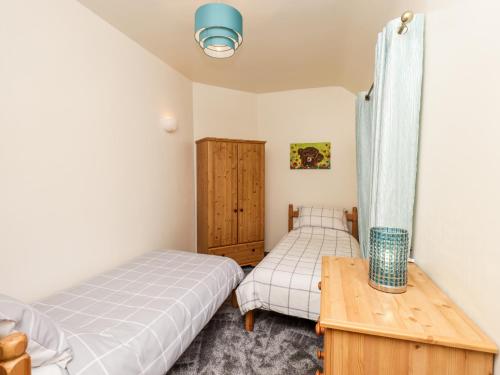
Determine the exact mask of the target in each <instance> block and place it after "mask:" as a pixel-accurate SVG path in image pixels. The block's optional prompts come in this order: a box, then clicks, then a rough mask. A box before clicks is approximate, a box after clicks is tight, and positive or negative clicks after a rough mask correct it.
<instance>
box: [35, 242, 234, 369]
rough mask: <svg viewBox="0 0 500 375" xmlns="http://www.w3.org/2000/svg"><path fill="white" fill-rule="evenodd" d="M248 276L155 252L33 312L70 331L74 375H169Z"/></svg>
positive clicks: (183, 255)
mask: <svg viewBox="0 0 500 375" xmlns="http://www.w3.org/2000/svg"><path fill="white" fill-rule="evenodd" d="M243 276H244V275H243V271H242V269H241V268H240V267H239V266H238V265H237V264H236V262H234V261H233V260H231V259H229V258H223V257H218V256H213V255H204V254H196V253H190V252H184V251H175V250H167V251H153V252H150V253H147V254H145V255H143V256H141V257H138V258H136V259H134V260H132V261H131V262H129V263H127V264H125V265H123V266H121V267H118V268H115V269H113V270H111V271H109V272H106V273H103V274H101V275H99V276H97V277H95V278H93V279H91V280H88V281H87V282H84V283H82V284H80V285H79V286H77V287H75V288H73V289H69V290H67V291H63V292H60V293H58V294H56V295H53V296H52V297H49V298H47V299H45V300H42V301H39V302H36V303H35V304H34V306H35V307H36V308H37V309H39V310H41V311H42V312H44V313H46V314H47V315H49V316H50V317H52V318H53V319H54V320H55V321H56V322H58V323H59V324H60V325H61V327H62V328H63V329H64V330H65V331H66V333H67V335H68V342H69V343H70V345H71V346H72V348H73V353H74V358H73V360H72V361H71V362H70V364H69V366H68V371H69V374H70V375H101V374H106V375H139V374H148V375H149V374H151V375H153V374H154V375H164V374H165V373H166V372H167V371H168V369H169V368H170V367H171V366H172V365H173V364H174V363H175V361H176V360H177V359H178V358H179V356H180V355H181V354H182V352H183V351H184V350H185V349H186V348H187V347H188V346H189V344H190V343H191V342H192V340H193V339H194V337H195V336H196V335H197V334H198V333H199V332H200V331H201V330H202V328H203V327H204V326H205V325H206V324H207V323H208V321H209V320H210V319H211V318H212V316H213V315H214V314H215V312H216V311H217V309H218V308H219V307H220V306H221V305H222V303H223V302H224V301H225V300H226V298H227V297H228V296H229V295H230V293H231V291H232V290H233V289H234V288H235V287H236V286H237V285H238V283H239V282H240V281H241V280H242V279H243Z"/></svg>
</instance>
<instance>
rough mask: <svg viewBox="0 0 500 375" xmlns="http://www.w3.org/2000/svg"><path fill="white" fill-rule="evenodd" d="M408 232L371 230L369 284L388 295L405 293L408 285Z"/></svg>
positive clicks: (380, 228) (378, 228)
mask: <svg viewBox="0 0 500 375" xmlns="http://www.w3.org/2000/svg"><path fill="white" fill-rule="evenodd" d="M408 255H409V248H408V231H407V230H405V229H400V228H385V227H375V228H370V268H369V269H370V270H369V284H370V286H372V287H373V288H375V289H378V290H381V291H383V292H388V293H404V292H405V291H406V285H407V283H408Z"/></svg>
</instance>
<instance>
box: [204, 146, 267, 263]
mask: <svg viewBox="0 0 500 375" xmlns="http://www.w3.org/2000/svg"><path fill="white" fill-rule="evenodd" d="M264 155H265V142H263V141H246V140H236V139H221V138H203V139H200V140H198V141H196V163H197V165H196V169H197V185H198V186H197V216H198V220H197V224H198V227H197V232H198V252H199V253H208V254H215V255H222V256H227V257H231V258H233V259H234V260H236V261H237V262H238V263H239V264H240V265H256V264H257V263H259V262H260V260H261V259H262V258H263V257H264V194H265V191H264V164H265V159H264Z"/></svg>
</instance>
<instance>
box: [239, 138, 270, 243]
mask: <svg viewBox="0 0 500 375" xmlns="http://www.w3.org/2000/svg"><path fill="white" fill-rule="evenodd" d="M262 240H264V145H263V144H255V143H239V144H238V242H239V243H245V242H254V241H262Z"/></svg>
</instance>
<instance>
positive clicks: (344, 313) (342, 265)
mask: <svg viewBox="0 0 500 375" xmlns="http://www.w3.org/2000/svg"><path fill="white" fill-rule="evenodd" d="M320 325H321V326H322V327H325V328H333V329H338V330H343V331H350V332H357V333H363V334H368V335H375V336H383V337H391V338H396V339H404V340H410V341H416V342H422V343H427V344H436V345H443V346H448V347H454V348H461V349H467V350H475V351H481V352H488V353H497V347H496V345H495V343H494V342H493V341H492V340H491V339H490V338H488V336H486V335H485V334H484V333H483V332H482V331H481V330H480V329H479V327H477V326H476V324H475V323H474V322H473V321H472V320H470V319H469V318H468V317H467V316H466V315H465V313H464V312H463V311H462V310H460V309H459V308H458V307H457V306H456V305H455V304H454V303H453V302H452V301H451V300H450V299H449V298H448V297H447V296H446V295H445V294H444V293H443V292H442V291H441V290H440V289H439V288H438V287H437V285H436V284H434V283H433V282H432V280H431V279H430V278H429V277H428V276H427V275H426V274H425V273H424V272H423V271H422V270H421V269H420V268H419V267H418V266H417V265H415V264H412V263H410V264H409V265H408V289H407V291H406V292H405V293H402V294H389V293H384V292H381V291H378V290H375V289H373V288H372V287H370V286H369V285H368V261H367V260H364V259H359V258H357V259H356V258H340V257H323V261H322V274H321V312H320Z"/></svg>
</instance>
